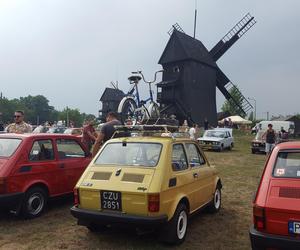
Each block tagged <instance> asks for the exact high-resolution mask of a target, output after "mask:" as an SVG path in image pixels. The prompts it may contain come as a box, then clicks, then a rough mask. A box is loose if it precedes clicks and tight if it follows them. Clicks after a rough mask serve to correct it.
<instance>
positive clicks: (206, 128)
mask: <svg viewBox="0 0 300 250" xmlns="http://www.w3.org/2000/svg"><path fill="white" fill-rule="evenodd" d="M208 128H209V123H208V120H207V118H205V119H204V130H208Z"/></svg>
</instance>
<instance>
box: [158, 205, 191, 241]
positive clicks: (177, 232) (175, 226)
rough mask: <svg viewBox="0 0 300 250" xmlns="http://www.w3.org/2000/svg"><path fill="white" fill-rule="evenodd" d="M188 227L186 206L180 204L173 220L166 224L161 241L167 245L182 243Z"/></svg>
mask: <svg viewBox="0 0 300 250" xmlns="http://www.w3.org/2000/svg"><path fill="white" fill-rule="evenodd" d="M187 227H188V210H187V208H186V205H184V204H183V203H180V204H179V205H178V207H177V209H176V211H175V213H174V216H173V218H172V219H171V220H170V221H169V222H168V224H167V225H166V228H165V229H164V231H165V232H163V233H162V237H164V238H163V239H162V240H163V241H164V242H166V243H169V244H176V245H179V244H181V243H183V242H184V240H185V237H186V232H187Z"/></svg>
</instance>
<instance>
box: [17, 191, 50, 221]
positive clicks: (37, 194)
mask: <svg viewBox="0 0 300 250" xmlns="http://www.w3.org/2000/svg"><path fill="white" fill-rule="evenodd" d="M47 200H48V195H47V192H46V191H45V189H43V188H41V187H33V188H30V189H29V190H28V191H27V192H26V193H25V195H24V198H23V201H22V208H21V209H22V210H21V214H22V216H23V217H24V218H26V219H33V218H36V217H38V216H40V215H41V214H42V213H43V212H44V210H45V208H46V206H47Z"/></svg>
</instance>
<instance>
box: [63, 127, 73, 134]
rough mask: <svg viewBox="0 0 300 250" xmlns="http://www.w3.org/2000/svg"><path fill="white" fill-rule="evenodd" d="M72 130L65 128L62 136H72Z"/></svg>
mask: <svg viewBox="0 0 300 250" xmlns="http://www.w3.org/2000/svg"><path fill="white" fill-rule="evenodd" d="M72 131H73V130H72V129H71V128H67V129H66V130H65V131H64V134H68V135H71V134H72Z"/></svg>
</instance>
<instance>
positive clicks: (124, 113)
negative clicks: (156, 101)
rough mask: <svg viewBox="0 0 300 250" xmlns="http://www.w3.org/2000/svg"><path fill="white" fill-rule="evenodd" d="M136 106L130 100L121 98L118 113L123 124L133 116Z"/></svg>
mask: <svg viewBox="0 0 300 250" xmlns="http://www.w3.org/2000/svg"><path fill="white" fill-rule="evenodd" d="M136 108H137V105H136V103H135V101H134V100H133V99H132V98H123V99H122V100H121V102H120V104H119V107H118V112H119V113H120V114H121V120H122V122H123V123H124V122H125V121H126V120H127V119H131V118H132V117H134V116H135V110H136Z"/></svg>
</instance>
